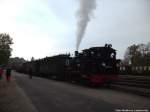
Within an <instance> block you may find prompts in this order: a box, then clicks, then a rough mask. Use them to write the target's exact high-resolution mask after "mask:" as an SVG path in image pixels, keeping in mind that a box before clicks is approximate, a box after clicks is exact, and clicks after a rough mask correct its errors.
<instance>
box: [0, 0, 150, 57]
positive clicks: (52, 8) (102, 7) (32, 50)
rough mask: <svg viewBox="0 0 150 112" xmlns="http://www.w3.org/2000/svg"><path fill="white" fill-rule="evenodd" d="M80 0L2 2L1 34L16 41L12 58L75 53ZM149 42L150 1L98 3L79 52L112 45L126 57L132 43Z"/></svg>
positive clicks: (130, 0)
mask: <svg viewBox="0 0 150 112" xmlns="http://www.w3.org/2000/svg"><path fill="white" fill-rule="evenodd" d="M78 6H79V4H78V0H0V33H9V35H10V36H11V37H12V38H13V42H14V44H13V45H12V48H13V51H12V57H23V58H25V59H31V57H34V58H35V59H38V58H44V57H46V56H53V55H57V54H61V53H69V52H70V53H74V51H75V45H76V28H77V17H76V12H77V9H78ZM148 42H150V0H97V8H96V10H95V11H94V14H93V15H92V18H91V21H90V22H89V24H88V26H87V28H86V32H85V35H84V38H83V40H82V42H81V45H80V48H79V50H80V51H81V50H83V49H86V48H90V47H95V46H104V45H105V44H106V43H110V44H112V46H113V48H115V49H116V50H117V58H121V59H122V58H123V57H124V53H125V50H126V48H127V47H128V46H130V45H132V44H139V43H148Z"/></svg>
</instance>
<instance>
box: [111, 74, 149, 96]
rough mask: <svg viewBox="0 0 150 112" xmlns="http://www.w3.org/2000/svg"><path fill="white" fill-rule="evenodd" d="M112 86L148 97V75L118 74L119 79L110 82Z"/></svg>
mask: <svg viewBox="0 0 150 112" xmlns="http://www.w3.org/2000/svg"><path fill="white" fill-rule="evenodd" d="M112 87H113V88H115V89H119V90H124V91H127V92H132V93H135V94H138V95H142V96H148V97H150V77H149V76H133V75H120V80H119V81H118V82H115V83H113V84H112Z"/></svg>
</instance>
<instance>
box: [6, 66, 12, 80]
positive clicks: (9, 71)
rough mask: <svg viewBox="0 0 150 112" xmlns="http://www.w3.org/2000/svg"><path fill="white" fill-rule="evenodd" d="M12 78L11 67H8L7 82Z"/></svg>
mask: <svg viewBox="0 0 150 112" xmlns="http://www.w3.org/2000/svg"><path fill="white" fill-rule="evenodd" d="M10 78H11V68H7V69H6V80H7V82H9V81H10Z"/></svg>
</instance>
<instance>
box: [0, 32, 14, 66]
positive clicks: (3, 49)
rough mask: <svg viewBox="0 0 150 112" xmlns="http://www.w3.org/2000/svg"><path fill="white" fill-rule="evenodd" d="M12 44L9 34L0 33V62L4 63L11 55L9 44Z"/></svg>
mask: <svg viewBox="0 0 150 112" xmlns="http://www.w3.org/2000/svg"><path fill="white" fill-rule="evenodd" d="M12 44H13V42H12V38H11V37H10V36H9V34H6V33H1V34H0V64H6V63H7V62H8V59H9V57H10V56H11V51H12V49H11V47H10V46H11V45H12Z"/></svg>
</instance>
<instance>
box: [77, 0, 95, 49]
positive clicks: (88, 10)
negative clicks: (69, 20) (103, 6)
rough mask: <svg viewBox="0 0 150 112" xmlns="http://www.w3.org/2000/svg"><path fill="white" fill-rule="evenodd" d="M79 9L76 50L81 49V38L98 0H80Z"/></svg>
mask: <svg viewBox="0 0 150 112" xmlns="http://www.w3.org/2000/svg"><path fill="white" fill-rule="evenodd" d="M78 1H79V9H78V11H77V35H76V36H77V42H76V50H78V49H79V46H80V43H81V40H82V38H83V36H84V33H85V30H86V27H87V25H88V22H89V21H90V18H91V15H92V12H93V10H94V9H96V0H78Z"/></svg>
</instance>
